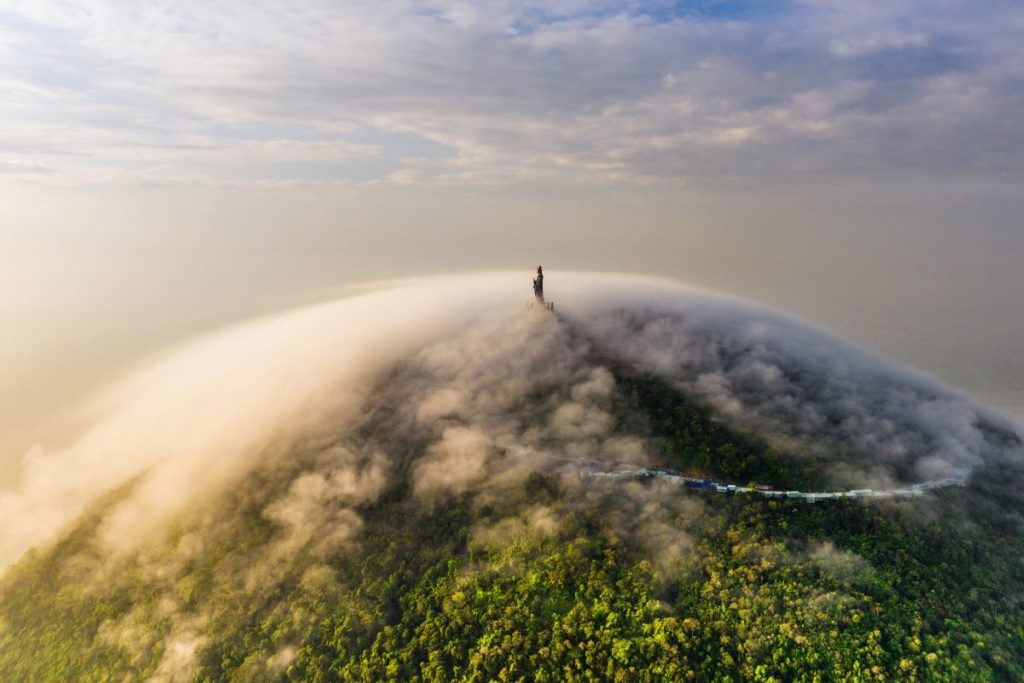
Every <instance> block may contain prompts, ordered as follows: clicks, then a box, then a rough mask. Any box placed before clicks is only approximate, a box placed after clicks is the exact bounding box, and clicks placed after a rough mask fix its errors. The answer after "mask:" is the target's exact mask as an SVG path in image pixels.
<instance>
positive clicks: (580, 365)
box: [0, 273, 1021, 580]
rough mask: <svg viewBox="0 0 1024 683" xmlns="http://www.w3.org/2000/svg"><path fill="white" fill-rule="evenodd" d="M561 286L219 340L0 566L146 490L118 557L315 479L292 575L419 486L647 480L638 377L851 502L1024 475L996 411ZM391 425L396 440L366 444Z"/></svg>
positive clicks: (493, 491) (733, 323)
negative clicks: (812, 471)
mask: <svg viewBox="0 0 1024 683" xmlns="http://www.w3.org/2000/svg"><path fill="white" fill-rule="evenodd" d="M555 279H557V282H558V286H557V293H555V292H552V293H553V294H555V295H556V305H557V307H558V310H559V311H560V312H561V315H560V317H555V316H550V315H543V314H538V312H537V311H535V310H531V309H530V308H529V307H528V306H527V305H526V302H527V301H529V299H530V297H529V293H528V291H524V290H526V286H525V285H524V284H523V282H522V280H523V279H522V278H521V277H520V276H519V274H514V273H513V274H505V273H495V274H484V275H473V276H462V277H450V278H435V279H427V280H420V281H415V282H412V283H407V284H402V285H397V286H391V287H388V288H385V289H383V290H380V291H373V292H371V293H368V294H362V295H359V296H355V297H353V298H350V299H344V300H341V301H338V302H334V303H330V304H324V305H320V306H316V307H312V308H308V309H302V310H298V311H294V312H291V313H287V314H283V315H279V316H275V317H272V318H268V319H265V320H259V321H255V322H253V323H249V324H246V325H242V326H239V327H237V328H232V329H229V330H227V331H223V332H218V333H216V334H212V335H209V336H207V337H205V338H201V339H199V340H198V341H196V342H194V343H193V344H191V345H189V346H187V347H185V348H183V349H181V350H180V351H177V352H175V353H172V354H170V355H169V356H168V357H166V358H164V359H162V360H159V361H157V362H155V363H154V364H153V365H152V366H151V367H149V368H144V369H143V370H141V371H140V372H138V373H137V374H136V375H135V376H133V377H131V378H129V379H128V380H126V381H124V382H122V383H121V384H119V385H118V386H116V387H114V388H113V389H112V390H111V391H109V392H107V393H106V394H104V395H103V396H102V397H100V399H98V405H99V408H100V409H101V412H102V415H103V416H102V417H101V418H100V419H99V420H98V422H97V423H96V424H95V426H93V427H92V428H91V429H90V430H89V431H88V432H87V433H86V434H84V435H83V436H82V437H81V438H80V439H79V440H78V441H77V442H76V443H74V444H73V445H71V446H70V447H68V448H66V449H63V450H59V451H53V452H45V451H43V450H42V449H38V450H36V451H34V452H33V453H32V454H30V456H29V461H28V464H27V467H26V476H25V481H24V482H23V485H22V487H21V488H20V490H17V491H11V492H7V493H4V494H0V513H2V516H3V517H4V519H11V520H18V521H17V523H16V524H11V525H7V526H6V527H5V529H4V530H3V534H2V535H0V560H2V562H3V563H5V564H6V563H9V562H11V561H13V560H14V559H16V558H17V557H18V556H19V555H20V554H21V553H22V552H23V551H24V550H25V549H27V548H29V547H31V546H33V545H35V544H38V543H41V542H45V541H46V540H48V539H51V538H53V537H54V534H56V533H57V532H58V531H59V530H60V529H61V528H63V527H64V525H66V524H67V523H69V522H70V521H71V520H73V519H74V518H75V517H76V516H77V515H78V514H79V513H80V512H81V511H82V510H83V509H84V508H85V506H86V505H88V504H89V503H90V501H92V500H94V499H95V498H96V497H97V496H99V495H101V494H103V493H105V492H107V491H108V490H110V489H112V488H114V487H117V486H119V485H120V484H122V483H124V482H127V481H129V480H131V479H133V478H137V477H138V478H139V479H138V482H137V484H136V486H135V488H134V489H133V490H132V492H131V494H130V495H129V496H128V498H127V499H126V500H125V501H123V502H121V503H119V504H118V505H117V506H116V507H115V508H114V511H113V512H112V513H111V514H110V515H109V516H108V517H107V518H106V520H105V521H104V523H103V526H102V529H101V532H102V535H103V537H104V539H105V540H106V542H107V544H108V546H109V549H110V550H118V549H131V548H133V547H135V546H136V545H137V544H138V543H139V541H140V539H144V538H147V537H153V532H154V531H155V530H158V529H159V528H161V525H163V524H164V523H165V522H166V521H167V520H169V519H172V518H174V517H175V516H176V515H179V514H181V513H182V512H183V511H186V510H194V509H196V508H197V507H198V508H202V506H203V505H204V504H205V503H204V501H212V500H215V499H216V498H217V496H218V495H220V494H221V493H223V492H224V491H225V490H226V489H227V488H230V484H231V483H232V482H235V481H237V480H238V479H239V477H241V476H243V475H245V474H246V473H247V472H251V471H253V470H254V468H258V467H268V466H269V467H272V468H273V467H278V466H280V467H286V468H288V467H293V468H294V467H301V466H304V465H303V464H302V463H306V460H308V461H309V462H308V463H307V464H308V465H309V467H308V471H307V472H306V473H305V474H301V476H300V475H299V474H296V476H295V477H294V480H293V481H292V482H291V484H290V485H289V486H287V487H285V490H283V491H282V492H281V497H280V499H279V500H277V502H275V503H273V504H272V505H269V506H268V508H267V510H266V513H265V514H266V516H267V518H268V519H270V520H273V521H275V522H276V523H278V524H280V525H282V527H284V528H286V529H287V534H286V535H285V537H284V538H283V539H282V540H281V542H280V546H281V548H280V554H281V555H282V556H286V555H287V554H288V553H289V552H290V550H289V549H290V548H294V547H296V546H302V545H306V544H308V542H309V541H310V539H319V540H318V542H319V543H321V544H322V545H323V546H324V548H325V551H324V552H328V551H330V552H333V551H335V550H336V548H337V547H338V546H339V545H343V544H344V543H346V542H347V540H348V539H349V537H350V536H351V535H352V534H353V533H354V530H357V529H358V528H359V517H358V514H357V513H356V512H355V508H357V507H358V506H359V505H360V504H362V503H365V502H367V501H373V500H375V499H376V497H377V496H378V495H379V494H380V492H381V491H383V490H384V489H385V488H386V486H387V482H388V481H389V479H390V478H391V477H392V476H393V474H394V473H396V472H409V473H411V476H412V492H413V494H414V495H415V496H416V497H418V498H420V499H421V500H423V501H424V502H426V503H428V504H430V503H435V502H442V501H444V500H445V499H446V498H447V497H450V496H454V495H460V494H462V493H465V492H467V491H472V492H475V493H474V495H479V496H481V497H482V498H481V500H486V499H487V498H488V497H491V498H493V499H494V500H495V501H500V500H501V499H502V498H503V496H505V495H506V493H504V492H505V491H511V490H517V488H516V487H520V485H521V482H522V480H523V477H525V476H527V475H528V473H529V472H531V471H535V470H536V468H538V467H545V466H550V465H552V464H557V463H558V462H562V461H563V460H564V459H565V458H574V457H586V458H591V459H593V458H597V459H604V460H607V461H631V462H636V463H643V462H646V461H648V459H649V455H648V453H647V449H646V447H645V444H644V439H643V436H642V435H629V434H622V433H618V432H617V431H616V419H615V416H614V414H613V410H612V405H611V401H612V396H613V393H614V390H615V378H614V375H613V372H612V370H614V369H615V367H616V366H617V365H618V366H621V367H632V368H636V369H640V370H644V371H647V372H651V373H654V374H656V375H659V376H661V377H663V378H665V379H666V380H668V381H670V382H674V383H677V384H678V385H679V386H680V387H681V388H683V389H685V390H686V391H688V392H690V393H692V394H695V395H697V396H699V397H701V398H702V399H704V400H705V401H707V402H708V403H709V404H711V405H712V406H713V407H714V408H715V409H716V412H717V413H718V414H719V415H720V416H721V417H722V419H725V420H726V421H729V422H732V423H734V424H736V425H738V426H741V427H745V428H749V429H754V430H756V431H758V432H759V433H762V434H764V435H767V436H768V437H769V438H771V439H774V440H776V441H777V442H778V443H780V444H783V445H785V446H787V447H790V448H792V449H794V450H795V451H796V452H798V453H805V454H808V455H816V456H820V457H823V458H827V460H828V461H829V463H831V464H830V467H831V474H832V476H833V477H834V478H835V479H837V480H839V481H842V482H843V483H846V484H853V485H857V484H862V485H875V486H877V487H882V486H884V485H885V484H887V483H891V482H893V481H913V480H917V479H926V478H935V477H939V476H947V475H950V474H953V473H968V472H971V471H974V470H975V469H977V468H979V467H982V466H986V465H992V466H993V467H1009V468H1010V470H1011V471H1016V470H1018V469H1019V460H1020V457H1021V454H1020V445H1019V442H1015V441H1014V440H1013V439H1012V438H1010V439H1009V440H1008V439H1007V437H1006V434H1008V433H1012V432H1013V430H1014V429H1015V427H1013V426H1012V425H1011V424H1009V423H1008V422H1007V420H1006V419H1005V418H1003V417H1002V416H1000V415H998V414H997V413H995V411H991V410H988V409H986V408H983V407H980V406H978V405H976V404H974V403H972V402H970V401H969V400H968V399H966V398H965V397H963V396H961V395H958V394H957V393H956V392H954V391H952V390H949V389H947V388H944V387H942V386H939V385H938V384H937V383H936V382H933V381H932V380H930V379H928V378H926V377H924V376H921V375H918V374H916V373H913V372H911V371H909V370H907V369H904V368H900V367H897V366H896V365H895V364H893V363H890V362H888V361H886V360H884V359H881V358H879V357H876V356H874V355H872V354H870V353H868V352H866V351H864V350H862V349H859V348H857V347H855V346H853V345H851V344H849V343H846V342H844V341H843V340H841V339H839V338H837V337H835V336H834V335H831V334H830V333H827V332H825V331H823V330H821V329H819V328H816V327H813V326H811V325H809V324H807V323H805V322H801V321H799V320H796V319H793V318H791V317H787V316H785V315H782V314H779V313H777V312H773V311H770V310H767V309H765V308H762V307H759V306H755V305H753V304H749V303H744V302H741V301H737V300H732V299H725V298H722V297H717V296H712V295H709V294H705V293H701V292H698V291H695V290H690V289H686V288H683V287H680V286H678V285H675V284H673V283H670V282H666V281H656V280H651V279H648V278H640V277H630V276H613V275H588V274H571V273H559V274H557V278H553V279H552V281H554V280H555ZM609 364H611V365H609ZM367 424H376V427H375V431H374V432H373V434H372V435H371V436H370V437H367V436H366V435H365V434H364V436H363V437H362V438H361V439H355V440H354V441H353V438H354V437H355V436H357V435H358V434H360V433H362V432H361V431H360V430H365V429H366V425H367ZM637 437H639V438H637ZM396 439H397V440H398V441H396ZM303 458H305V460H304V459H303ZM275 463H280V465H276V464H275ZM1015 476H1016V475H1015ZM510 484H511V486H510ZM339 529H340V531H339ZM651 533H654V532H651ZM158 535H159V534H157V536H158ZM267 571H271V569H269V568H268V569H267ZM254 580H255V579H254Z"/></svg>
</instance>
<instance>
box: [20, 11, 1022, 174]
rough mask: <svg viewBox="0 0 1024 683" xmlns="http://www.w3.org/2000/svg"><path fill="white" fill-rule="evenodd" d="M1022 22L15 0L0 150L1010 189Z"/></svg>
mask: <svg viewBox="0 0 1024 683" xmlns="http://www.w3.org/2000/svg"><path fill="white" fill-rule="evenodd" d="M1022 28H1024V10H1022V9H1021V8H1020V6H1019V5H1016V4H1014V3H994V4H988V5H986V6H984V7H979V6H978V5H977V4H976V3H967V2H953V1H943V2H923V0H904V1H902V2H895V3H885V4H884V5H872V6H861V5H859V4H852V5H851V4H850V3H845V2H834V1H829V0H806V1H804V2H785V3H784V2H771V3H743V2H728V3H720V2H710V1H709V2H691V3H662V2H645V1H632V2H630V1H625V2H606V1H601V0H595V1H593V2H588V1H586V0H576V1H572V0H566V1H565V2H556V3H510V2H488V3H468V2H459V1H456V0H439V1H437V2H431V3H428V4H422V3H408V2H373V3H370V2H366V3H359V2H352V3H345V4H344V5H337V4H335V3H328V2H311V3H303V5H302V7H301V8H300V7H293V6H289V5H286V4H281V3H275V2H267V1H257V2H244V3H243V2H226V3H218V4H217V5H216V6H213V5H210V4H209V3H199V2H189V1H187V2H181V3H174V4H172V5H152V4H146V5H130V4H129V5H124V4H118V3H108V2H101V1H99V0H71V1H69V2H61V3H55V2H42V3H40V2H31V3H29V2H17V1H16V2H12V3H8V6H7V9H6V10H5V11H4V12H2V13H0V38H2V40H0V57H2V63H3V65H4V66H3V67H0V83H3V84H4V85H5V88H6V91H7V92H8V93H9V96H8V97H6V98H5V99H4V101H3V103H2V104H0V122H2V123H3V130H4V131H6V134H5V135H3V136H2V138H0V154H2V155H3V158H0V161H2V162H4V163H5V164H6V166H5V168H13V167H14V165H16V164H24V163H28V164H29V165H31V164H39V165H45V166H46V167H48V168H52V169H54V171H55V172H54V173H48V174H45V177H44V176H43V175H41V174H38V173H31V172H29V173H25V174H21V176H20V177H22V178H23V179H24V180H25V181H31V182H54V183H60V182H72V183H77V182H79V181H80V180H81V179H82V177H83V176H88V175H89V174H90V173H91V172H95V176H96V178H111V177H114V178H116V177H118V175H119V174H120V175H121V179H122V180H126V181H128V182H130V179H131V178H132V177H135V176H138V177H145V178H150V179H157V180H158V179H159V178H161V177H165V176H166V177H167V178H168V179H170V178H196V179H208V180H209V181H210V182H217V181H223V182H235V181H240V182H245V181H252V182H257V181H294V182H325V181H330V182H353V183H355V182H366V181H372V182H384V183H389V182H394V183H400V184H410V183H431V182H433V183H444V182H448V183H466V182H469V183H477V182H481V183H486V182H514V181H523V182H528V181H531V180H533V181H536V180H543V181H549V180H551V179H557V180H559V181H564V182H606V181H615V182H626V181H631V182H668V183H678V182H687V183H700V182H714V181H724V180H729V181H737V180H738V181H743V180H748V181H750V180H753V181H764V180H767V179H778V178H792V177H800V178H804V177H819V178H820V177H823V176H824V177H833V176H836V175H873V176H877V175H878V174H894V175H898V174H901V173H906V172H913V173H915V174H925V175H931V174H934V175H941V176H948V175H954V176H968V177H984V178H988V177H1007V176H1009V177H1011V178H1016V177H1019V175H1020V172H1021V170H1022V168H1021V166H1022V161H1021V160H1022V159H1024V154H1022V152H1024V124H1021V123H1020V117H1019V116H1017V115H1016V113H1018V112H1020V111H1021V110H1022V105H1024V80H1022V78H1021V76H1020V74H1021V73H1022V70H1021V66H1022V62H1024V50H1022V49H1021V48H1020V47H1019V41H1018V40H1017V39H1016V36H1018V35H1019V33H1020V30H1021V29H1022ZM369 157H373V158H374V161H373V162H372V163H370V162H368V161H367V158H369ZM352 159H355V160H356V161H355V162H352V163H349V161H350V160H352ZM410 159H412V160H414V162H413V163H410V162H409V160H410ZM281 162H287V163H281ZM324 162H328V163H324ZM329 162H339V163H329ZM341 162H344V163H341ZM5 176H6V177H8V178H10V177H19V174H17V173H13V174H12V173H10V172H6V173H5ZM196 182H205V181H202V180H197V181H196Z"/></svg>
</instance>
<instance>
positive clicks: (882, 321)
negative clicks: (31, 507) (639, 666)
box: [0, 0, 1024, 480]
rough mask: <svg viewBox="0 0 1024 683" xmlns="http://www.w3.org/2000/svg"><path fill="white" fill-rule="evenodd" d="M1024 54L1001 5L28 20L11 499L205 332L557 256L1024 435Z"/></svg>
mask: <svg viewBox="0 0 1024 683" xmlns="http://www.w3.org/2000/svg"><path fill="white" fill-rule="evenodd" d="M1020 35H1024V6H1022V5H1021V4H1020V3H1018V2H1009V1H1001V0H993V1H991V2H980V3H979V2H966V1H951V0H894V1H892V2H885V3H860V2H841V1H837V0H804V1H799V2H786V1H782V0H764V1H762V2H744V1H742V0H733V1H722V2H717V1H715V0H703V1H697V2H658V1H651V2H645V1H638V2H612V1H601V0H598V1H594V2H588V1H586V0H564V1H561V0H552V1H548V2H543V3H535V2H518V3H513V2H460V1H456V0H450V1H447V0H442V1H438V2H418V3H408V2H387V1H375V2H365V3H364V2H344V3H339V2H326V1H318V0H310V1H309V2H303V3H298V4H297V3H285V2H280V1H277V2H270V1H267V0H247V1H246V2H241V1H234V0H225V1H223V2H217V3H210V2H197V1H192V0H179V1H177V2H173V3H172V2H156V1H154V2H146V3H137V2H121V1H119V0H60V1H59V2H58V1H54V2H47V1H45V0H31V1H26V2H21V1H19V0H3V1H2V2H0V92H2V93H3V96H2V97H0V291H2V292H3V295H2V296H0V434H2V435H3V436H0V480H2V479H3V473H4V471H5V467H6V469H7V470H11V469H12V468H13V465H10V463H12V462H15V461H16V460H17V459H18V458H19V457H20V454H21V453H23V452H24V451H25V450H26V449H27V448H30V447H31V446H32V445H33V444H34V443H36V442H38V441H40V440H46V439H52V438H57V436H56V435H57V434H59V433H60V430H61V429H63V428H66V427H67V425H68V424H69V421H70V422H73V421H74V420H73V419H72V418H67V417H66V415H67V414H68V411H67V410H66V408H67V407H68V406H70V405H73V404H74V403H75V401H77V400H79V399H80V398H81V397H83V396H84V395H86V394H88V393H89V392H90V391H92V390H95V388H96V387H98V386H100V385H102V384H103V383H104V382H106V381H108V380H109V379H110V378H111V377H112V376H115V375H117V374H118V373H121V372H124V371H125V369H126V368H127V367H129V366H131V365H132V364H138V363H142V362H144V360H145V359H146V358H148V357H151V356H152V355H154V354H159V353H161V352H162V350H165V349H166V348H167V347H168V346H169V345H173V344H176V343H179V342H180V341H181V340H182V339H183V338H185V337H186V336H188V335H191V334H194V333H198V332H201V331H203V330H208V329H211V328H214V327H217V326H219V325H221V324H223V323H225V322H228V321H232V320H239V319H243V318H246V317H249V316H252V315H258V314H264V313H269V312H271V311H275V310H282V309H285V308H288V307H291V306H294V305H297V304H300V303H306V302H310V301H319V300H325V299H329V298H332V297H334V296H337V295H338V294H339V293H343V292H344V291H346V287H350V286H352V285H354V284H355V283H359V282H365V281H368V280H376V279H387V278H399V277H405V276H411V275H419V274H426V273H439V272H448V271H464V270H480V269H489V268H520V267H521V268H523V269H524V271H525V272H527V275H526V276H525V277H524V282H525V280H528V279H529V276H528V272H529V271H530V270H532V268H533V267H535V265H536V263H538V262H543V263H545V265H546V266H547V267H548V268H549V269H551V271H553V272H555V273H557V271H558V269H563V270H604V271H626V272H640V273H648V274H654V275H663V276H669V277H674V278H677V279H680V280H684V281H687V282H690V283H692V284H694V285H697V286H701V287H705V288H709V289H713V290H717V291H722V292H726V293H729V294H734V295H737V296H742V297H748V298H753V299H757V300H759V301H763V302H766V303H768V304H771V305H774V306H777V307H780V308H783V309H786V310H789V311H792V312H795V313H798V314H800V315H803V316H806V317H809V318H811V319H813V320H815V321H817V322H819V323H822V324H825V325H827V326H830V327H832V328H833V329H836V330H837V331H839V332H841V333H842V334H844V335H847V336H849V337H851V338H853V339H854V340H856V341H858V342H861V343H864V344H867V345H869V346H872V347H874V348H876V349H878V350H881V351H882V352H884V353H887V354H890V355H893V356H895V357H897V358H898V359H900V360H902V361H904V362H907V363H909V364H911V365H914V366H915V367H919V368H921V369H924V370H926V371H929V372H932V373H934V374H936V375H938V376H939V377H940V378H941V379H943V380H945V381H948V382H950V383H952V384H954V385H956V386H958V387H960V388H962V389H965V390H967V391H970V392H972V393H974V394H975V395H977V396H979V397H981V398H982V399H984V400H988V401H991V402H993V403H996V404H997V405H999V406H1001V407H1003V408H1005V409H1007V410H1011V411H1016V412H1019V413H1022V414H1024V361H1021V360H1019V359H1018V358H1017V357H1016V356H1017V355H1018V350H1019V349H1020V348H1024V313H1022V309H1021V305H1020V303H1019V301H1018V297H1019V292H1021V291H1024V273H1022V272H1021V271H1022V269H1021V268H1020V265H1019V264H1020V263H1022V262H1024V229H1022V226H1021V219H1020V216H1022V215H1024V198H1022V196H1021V193H1020V190H1019V188H1020V186H1021V180H1022V171H1024V116H1021V112H1024V47H1022V44H1021V42H1020V40H1019V37H1020ZM527 285H528V283H527ZM525 286H526V285H524V290H525ZM549 289H550V290H552V291H554V290H556V282H555V280H550V281H549ZM527 291H528V290H527ZM57 414H60V415H62V416H64V417H62V419H61V420H57V419H56V418H55V416H56V415H57ZM58 423H59V424H60V425H61V426H60V428H59V429H58V426H57V425H58ZM5 463H6V465H5Z"/></svg>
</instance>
